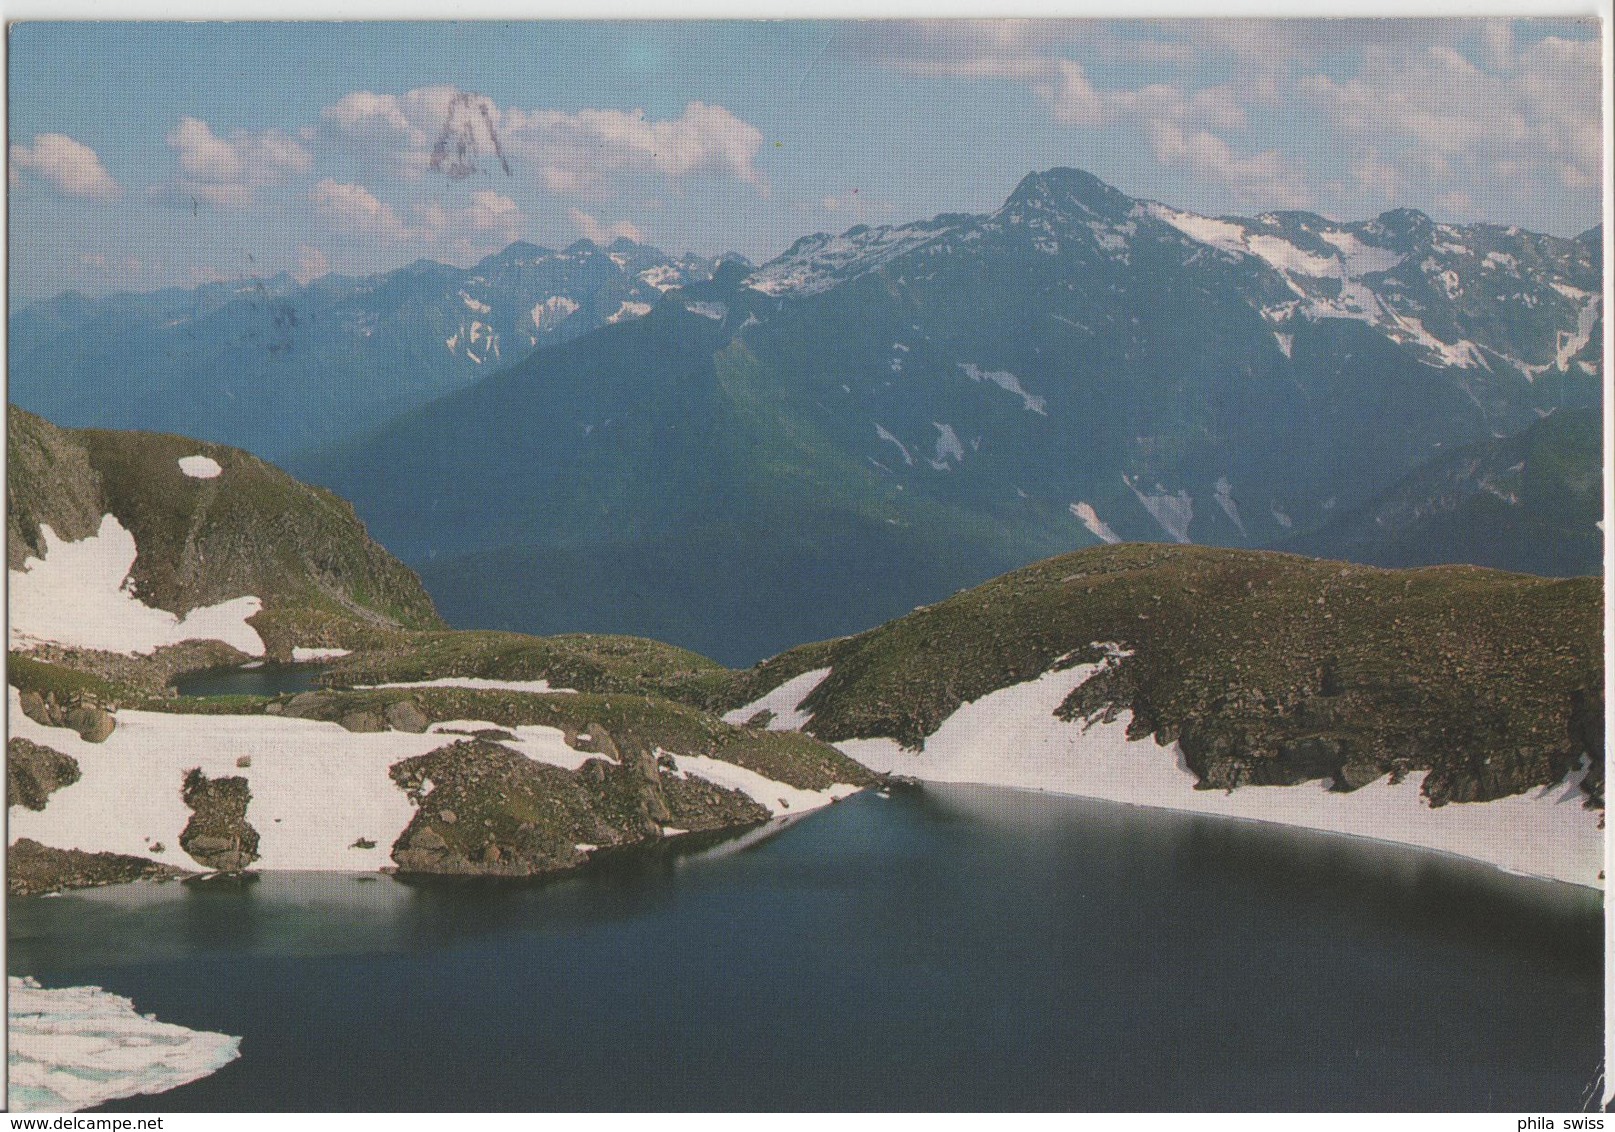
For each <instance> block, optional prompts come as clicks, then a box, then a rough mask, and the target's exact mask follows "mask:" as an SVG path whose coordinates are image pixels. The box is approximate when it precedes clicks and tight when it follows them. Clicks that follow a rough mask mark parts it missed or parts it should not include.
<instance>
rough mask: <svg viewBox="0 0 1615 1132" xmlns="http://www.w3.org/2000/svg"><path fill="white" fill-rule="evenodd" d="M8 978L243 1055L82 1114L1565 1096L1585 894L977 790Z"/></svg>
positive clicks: (1177, 817) (1597, 1023) (168, 909)
mask: <svg viewBox="0 0 1615 1132" xmlns="http://www.w3.org/2000/svg"><path fill="white" fill-rule="evenodd" d="M8 915H9V920H10V927H9V934H10V948H9V953H8V956H9V957H8V968H9V970H10V972H11V973H12V974H16V975H32V976H34V977H36V978H37V979H39V981H40V982H41V983H42V984H44V985H45V986H47V987H51V986H78V985H86V984H91V985H97V986H102V987H105V988H106V989H108V990H110V991H114V992H115V993H117V994H121V995H126V996H129V997H131V998H132V999H133V1000H134V1003H135V1006H136V1009H138V1010H140V1011H141V1012H150V1013H153V1014H155V1015H156V1016H157V1017H158V1018H160V1019H162V1020H163V1021H166V1022H173V1023H178V1024H180V1025H183V1026H187V1027H190V1028H192V1029H199V1030H217V1031H222V1032H225V1033H228V1034H235V1035H240V1036H241V1037H242V1042H241V1056H240V1058H239V1059H238V1060H236V1061H234V1062H232V1063H230V1064H228V1065H226V1066H225V1067H223V1068H222V1069H221V1070H219V1071H218V1072H217V1073H215V1074H213V1075H212V1076H209V1077H206V1078H203V1079H201V1080H199V1081H196V1082H193V1083H191V1084H189V1085H186V1086H183V1087H181V1088H179V1089H176V1090H173V1091H171V1092H168V1093H164V1094H160V1095H157V1096H145V1097H134V1098H129V1099H126V1100H121V1101H116V1102H112V1103H110V1104H108V1105H106V1106H104V1107H105V1109H107V1110H112V1109H118V1110H131V1111H132V1110H142V1109H148V1110H173V1111H194V1110H221V1111H229V1110H238V1111H239V1110H245V1111H261V1110H314V1111H326V1110H359V1111H390V1110H403V1111H414V1110H517V1111H521V1110H596V1109H610V1110H871V1109H874V1110H926V1111H930V1110H956V1109H966V1110H1088V1111H1108V1110H1184V1111H1188V1110H1274V1109H1280V1110H1330V1111H1338V1110H1387V1109H1388V1110H1425V1109H1431V1110H1452V1109H1457V1110H1509V1111H1537V1110H1541V1111H1554V1110H1576V1109H1580V1108H1582V1107H1583V1106H1584V1105H1585V1104H1589V1103H1594V1101H1595V1098H1592V1097H1591V1090H1592V1088H1593V1087H1594V1086H1593V1083H1594V1081H1595V1079H1596V1078H1597V1077H1598V1073H1599V1065H1600V1061H1601V1045H1602V1014H1603V972H1602V945H1603V923H1602V894H1601V893H1598V892H1595V891H1592V890H1588V889H1582V888H1577V887H1574V886H1570V885H1564V884H1558V883H1554V882H1549V881H1541V880H1534V879H1530V878H1525V877H1518V876H1511V875H1507V874H1504V873H1502V872H1499V871H1497V870H1495V869H1492V868H1490V867H1488V866H1484V865H1481V864H1476V863H1472V862H1467V861H1463V860H1459V859H1456V858H1450V857H1445V856H1441V855H1438V854H1433V853H1429V852H1424V851H1417V850H1410V849H1403V848H1399V847H1396V846H1392V845H1386V844H1381V843H1377V842H1369V841H1362V840H1357V839H1352V838H1344V837H1339V836H1331V835H1323V834H1314V833H1310V832H1306V831H1301V830H1293V829H1287V828H1281V827H1275V826H1266V825H1259V824H1255V823H1244V822H1235V821H1228V820H1221V819H1214V818H1205V817H1199V816H1193V815H1186V814H1178V813H1172V812H1167V811H1161V810H1150V809H1142V808H1136V807H1129V806H1123V805H1118V804H1114V803H1109V802H1100V801H1091V800H1086V799H1079V798H1070V797H1063V796H1054V795H1048V794H1040V793H1032V792H1023V791H1011V790H1003V789H996V788H988V787H972V786H925V787H916V788H907V789H895V790H893V791H892V792H891V793H890V795H889V796H887V795H883V794H878V793H865V794H861V795H858V796H855V797H853V798H851V799H848V800H846V801H844V802H842V803H840V804H838V805H835V806H832V807H830V808H828V809H825V810H822V811H819V812H817V813H813V814H810V815H805V816H803V817H802V818H800V819H797V820H795V821H794V822H792V823H789V824H779V823H776V824H774V825H770V826H767V827H762V828H760V829H756V830H752V831H749V832H747V833H744V834H741V835H738V836H728V837H722V836H720V837H708V838H705V839H701V838H695V837H684V838H675V839H671V840H669V841H667V842H665V843H663V844H662V845H660V846H658V847H656V848H655V849H653V850H638V851H632V852H621V853H616V854H600V855H597V856H596V858H595V859H594V860H593V861H591V863H590V864H589V865H588V866H587V867H585V868H583V869H581V870H578V871H577V872H575V873H573V874H570V875H567V876H564V877H561V878H557V879H552V880H548V881H544V882H531V883H512V882H508V881H505V882H490V881H464V880H460V881H452V880H432V881H410V882H404V881H400V880H398V879H395V878H393V877H391V876H387V875H382V874H374V873H372V874H363V875H358V874H325V873H301V874H299V873H281V874H273V873H270V874H263V875H260V876H257V877H248V878H245V879H239V880H234V881H223V880H212V881H205V882H197V881H192V882H188V883H167V884H152V883H142V884H137V885H130V886H123V887H114V888H105V889H95V890H87V891H81V892H74V893H66V894H63V895H61V896H57V897H50V898H40V897H34V898H26V899H14V900H12V901H10V904H9V910H8Z"/></svg>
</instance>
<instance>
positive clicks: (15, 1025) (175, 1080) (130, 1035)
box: [6, 975, 241, 1112]
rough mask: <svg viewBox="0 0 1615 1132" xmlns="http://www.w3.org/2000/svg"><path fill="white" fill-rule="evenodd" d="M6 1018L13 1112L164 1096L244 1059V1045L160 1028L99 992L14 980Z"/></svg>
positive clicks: (8, 1088) (71, 1108)
mask: <svg viewBox="0 0 1615 1132" xmlns="http://www.w3.org/2000/svg"><path fill="white" fill-rule="evenodd" d="M6 1013H7V1033H8V1035H9V1041H8V1046H7V1055H8V1063H9V1064H8V1065H7V1073H6V1107H7V1108H8V1109H10V1110H11V1111H12V1112H78V1111H80V1110H82V1109H86V1108H92V1107H94V1106H95V1105H98V1104H101V1103H102V1102H104V1101H110V1100H114V1099H116V1098H118V1097H132V1096H139V1095H143V1094H150V1093H162V1092H166V1091H168V1090H169V1089H173V1088H177V1087H178V1086H180V1085H184V1084H187V1083H188V1082H191V1081H195V1080H198V1079H199V1078H202V1077H206V1076H207V1075H208V1074H210V1073H213V1072H215V1071H216V1070H218V1069H220V1068H221V1067H223V1066H225V1065H228V1064H229V1063H230V1062H232V1061H234V1060H235V1059H236V1058H238V1057H240V1056H241V1039H240V1038H237V1037H231V1036H230V1035H229V1034H216V1033H211V1032H209V1031H205V1030H190V1029H186V1028H185V1027H184V1026H176V1025H174V1024H172V1023H170V1022H159V1021H158V1020H157V1019H156V1017H155V1016H153V1015H151V1014H141V1013H139V1012H138V1011H137V1010H135V1004H134V1002H133V1001H131V1000H130V999H127V998H124V997H122V996H121V995H116V994H111V993H109V992H107V991H104V990H102V989H101V988H100V987H59V988H51V989H47V988H45V987H41V986H40V985H39V983H38V982H37V981H36V980H34V979H31V978H18V977H16V976H15V975H10V976H7V978H6Z"/></svg>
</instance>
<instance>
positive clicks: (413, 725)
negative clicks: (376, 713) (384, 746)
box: [382, 700, 432, 735]
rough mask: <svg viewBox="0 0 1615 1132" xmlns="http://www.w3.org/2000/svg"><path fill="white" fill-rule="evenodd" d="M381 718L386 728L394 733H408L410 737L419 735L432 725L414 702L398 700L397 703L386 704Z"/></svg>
mask: <svg viewBox="0 0 1615 1132" xmlns="http://www.w3.org/2000/svg"><path fill="white" fill-rule="evenodd" d="M382 716H383V717H384V718H385V719H386V721H387V726H388V727H391V728H392V729H393V730H394V731H408V732H409V733H411V734H412V735H419V734H421V733H423V732H424V731H425V730H426V729H427V728H428V727H430V726H431V725H432V721H431V720H430V719H428V718H427V716H426V713H425V712H423V711H421V709H420V708H419V707H417V706H416V704H415V701H414V700H399V701H398V702H397V703H392V704H388V705H387V710H386V711H384V712H383V713H382Z"/></svg>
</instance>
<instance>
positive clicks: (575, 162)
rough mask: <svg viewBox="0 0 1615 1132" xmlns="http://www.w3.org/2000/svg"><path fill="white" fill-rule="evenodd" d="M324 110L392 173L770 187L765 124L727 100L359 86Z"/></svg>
mask: <svg viewBox="0 0 1615 1132" xmlns="http://www.w3.org/2000/svg"><path fill="white" fill-rule="evenodd" d="M321 117H322V119H323V120H324V122H325V124H326V126H327V127H328V128H329V129H330V130H331V131H332V134H333V136H334V138H336V139H337V140H338V141H339V142H340V143H341V144H343V145H344V146H346V147H348V148H350V149H353V150H356V151H359V152H361V153H365V154H370V155H372V156H381V155H385V159H386V160H387V161H388V162H390V163H391V164H392V165H393V167H394V169H395V171H398V172H402V173H405V174H407V175H410V176H415V177H418V176H421V175H423V174H425V173H427V172H429V171H431V170H433V169H434V157H435V158H436V159H437V160H436V163H435V168H436V171H438V172H447V173H449V174H450V175H451V176H455V177H458V176H465V175H472V174H480V173H489V174H497V173H501V172H503V168H504V164H505V163H508V164H509V166H510V171H511V173H512V175H513V176H515V177H517V178H518V179H520V180H521V181H523V182H525V183H529V184H533V185H537V186H541V187H543V188H544V189H546V190H548V191H550V192H554V193H566V194H583V193H590V192H599V191H601V190H603V189H607V188H609V183H608V178H609V176H610V175H612V174H617V173H630V174H634V173H637V174H656V175H660V176H663V177H666V178H669V179H681V178H686V177H692V176H696V175H702V174H708V175H714V176H721V177H731V178H734V179H735V180H738V181H741V182H743V183H745V184H749V185H753V186H755V187H757V188H758V190H759V191H762V192H766V191H767V186H766V182H765V181H764V178H763V176H762V174H761V172H760V171H759V170H758V169H757V167H756V158H757V154H758V152H759V151H760V150H761V148H762V142H763V136H762V132H761V131H760V130H758V129H757V128H756V127H755V126H753V125H751V124H750V123H749V122H746V121H744V120H743V119H741V118H739V117H737V116H736V115H734V114H733V113H731V112H730V111H729V110H728V109H726V108H725V107H723V106H718V105H713V104H708V103H705V102H699V101H696V102H691V103H689V104H688V105H687V106H685V108H684V110H683V112H682V113H681V114H679V116H678V117H676V118H663V119H655V118H651V117H649V116H648V115H647V114H646V113H645V112H644V111H643V110H632V111H628V110H617V109H595V108H585V109H582V110H579V111H577V112H576V113H571V112H567V111H562V110H550V109H532V110H524V109H520V108H513V107H500V106H499V105H497V104H496V103H494V102H493V101H492V100H491V99H488V98H484V97H482V96H480V95H472V94H468V93H466V92H464V91H460V90H458V89H456V88H455V87H452V86H433V87H421V88H417V89H415V90H411V91H409V92H408V93H406V94H404V95H401V96H396V95H390V94H377V93H375V92H372V91H355V92H353V93H351V94H347V95H344V96H343V97H342V98H340V99H338V100H337V101H336V102H335V103H332V104H331V105H330V106H327V107H326V108H325V109H324V110H323V111H322V112H321Z"/></svg>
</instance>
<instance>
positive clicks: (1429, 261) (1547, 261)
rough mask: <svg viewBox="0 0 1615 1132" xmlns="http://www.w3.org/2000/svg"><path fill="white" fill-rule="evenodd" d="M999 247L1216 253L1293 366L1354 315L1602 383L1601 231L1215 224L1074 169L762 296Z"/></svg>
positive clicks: (884, 230)
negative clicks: (1312, 326)
mask: <svg viewBox="0 0 1615 1132" xmlns="http://www.w3.org/2000/svg"><path fill="white" fill-rule="evenodd" d="M1017 235H1018V236H1019V239H1018V240H1017V239H1016V236H1017ZM995 239H997V240H999V241H1001V242H1005V241H1007V242H1018V243H1021V244H1023V245H1025V244H1029V245H1030V247H1031V248H1032V249H1033V250H1035V251H1036V252H1038V253H1040V254H1042V255H1047V256H1051V257H1055V258H1060V257H1066V258H1071V257H1072V256H1076V257H1078V258H1084V257H1091V258H1095V259H1103V260H1106V261H1109V262H1110V263H1112V264H1116V265H1119V266H1122V267H1127V266H1130V265H1131V262H1132V257H1133V254H1134V250H1135V248H1136V247H1138V246H1139V245H1140V244H1151V243H1153V244H1161V243H1168V244H1171V243H1176V244H1179V245H1180V246H1181V247H1183V248H1184V249H1185V250H1187V251H1188V253H1189V254H1188V256H1187V257H1185V259H1184V261H1183V263H1182V264H1181V266H1182V267H1183V268H1186V269H1188V268H1193V267H1194V266H1195V265H1196V263H1197V262H1198V261H1199V260H1200V259H1201V258H1203V257H1207V256H1209V257H1211V258H1213V259H1214V260H1217V261H1219V262H1221V263H1224V264H1226V265H1228V266H1230V267H1234V268H1244V269H1246V277H1245V278H1244V279H1241V280H1238V283H1239V284H1240V285H1239V288H1238V289H1239V290H1240V291H1241V292H1242V294H1243V297H1245V298H1246V300H1247V301H1248V302H1249V304H1250V305H1251V307H1252V309H1254V310H1255V311H1257V312H1258V313H1259V314H1261V315H1262V317H1263V319H1264V321H1266V322H1267V323H1268V324H1269V325H1270V326H1271V327H1272V332H1273V335H1274V340H1275V342H1276V343H1277V344H1278V347H1279V349H1280V350H1281V351H1282V352H1284V353H1285V355H1286V356H1289V354H1290V351H1291V349H1292V348H1293V342H1294V336H1295V330H1296V329H1297V327H1298V326H1299V325H1301V324H1305V323H1315V322H1318V321H1320V320H1322V319H1353V320H1357V321H1361V322H1364V323H1366V324H1368V325H1370V326H1372V327H1374V328H1375V329H1377V330H1379V331H1380V332H1381V333H1383V334H1384V335H1385V337H1386V338H1388V339H1389V340H1391V341H1392V342H1394V343H1396V344H1398V345H1406V346H1411V347H1413V349H1414V352H1415V353H1416V354H1417V355H1418V356H1419V357H1420V359H1421V360H1423V361H1426V362H1428V363H1430V364H1432V365H1436V366H1453V367H1458V368H1483V369H1494V368H1499V367H1501V368H1508V369H1513V370H1517V371H1519V372H1520V373H1522V374H1525V375H1527V376H1529V377H1535V376H1537V375H1540V374H1543V373H1546V372H1549V371H1554V372H1558V373H1566V372H1569V371H1570V370H1571V369H1572V367H1574V368H1575V369H1576V370H1578V371H1579V372H1580V373H1582V374H1584V375H1595V374H1597V373H1598V368H1599V351H1598V346H1597V339H1596V336H1595V334H1594V328H1595V327H1596V326H1597V324H1598V320H1599V317H1600V314H1601V310H1600V304H1601V297H1600V294H1599V286H1600V281H1599V255H1598V230H1597V229H1593V230H1590V231H1589V232H1586V233H1584V234H1583V235H1582V236H1580V237H1579V238H1578V239H1576V240H1565V239H1561V238H1558V237H1553V236H1544V235H1540V234H1538V233H1535V232H1527V231H1524V230H1523V229H1520V228H1516V227H1508V228H1505V227H1500V226H1497V225H1492V224H1474V225H1468V226H1455V225H1451V224H1438V223H1436V222H1435V221H1433V220H1432V219H1431V218H1430V217H1428V216H1426V215H1425V214H1424V213H1422V212H1419V211H1417V210H1415V209H1397V210H1394V211H1391V212H1386V213H1382V214H1381V215H1380V216H1377V217H1375V218H1374V219H1372V220H1366V221H1358V222H1351V223H1342V222H1338V221H1334V220H1329V219H1326V218H1325V217H1322V216H1318V215H1315V214H1313V213H1308V212H1269V213H1264V214H1262V215H1261V216H1258V217H1256V218H1255V219H1244V218H1240V217H1222V218H1213V217H1208V216H1200V215H1197V214H1195V213H1192V212H1185V211H1181V210H1179V209H1175V208H1171V207H1169V206H1167V205H1164V204H1160V203H1157V202H1154V201H1142V200H1133V199H1132V198H1130V197H1127V196H1125V195H1124V194H1122V193H1120V192H1118V191H1117V190H1115V189H1113V188H1111V187H1110V186H1108V185H1105V184H1104V183H1103V182H1100V181H1099V180H1097V179H1096V178H1094V177H1092V176H1091V175H1089V174H1086V173H1083V172H1080V171H1078V170H1071V169H1055V170H1051V171H1049V172H1048V173H1045V174H1034V175H1033V176H1031V177H1028V178H1027V179H1026V180H1025V181H1023V182H1022V183H1021V185H1020V187H1019V188H1018V189H1017V190H1016V191H1015V193H1014V195H1013V196H1011V197H1010V199H1009V201H1008V202H1007V203H1006V204H1005V205H1004V207H1003V208H1002V209H1000V210H998V211H997V212H996V213H993V214H991V215H990V216H986V217H978V216H968V215H951V216H946V215H945V216H939V217H937V218H936V219H935V220H931V221H924V222H919V223H914V224H904V225H895V226H883V227H879V228H870V227H867V226H862V225H860V226H859V227H856V228H852V229H850V230H848V231H847V232H845V233H843V234H841V235H840V236H831V235H827V234H825V233H819V234H816V235H813V236H805V237H803V238H802V239H800V240H798V241H797V242H796V243H795V244H793V245H792V246H791V248H790V249H789V250H787V251H786V252H785V254H784V255H782V256H780V257H779V258H778V259H776V260H773V261H772V262H770V263H768V264H766V265H765V266H763V267H762V268H760V269H759V270H758V271H757V272H756V273H755V274H754V275H753V276H752V280H751V285H752V286H753V287H755V288H756V289H757V290H760V291H763V292H765V293H767V294H769V295H778V296H803V295H813V294H818V293H820V292H823V291H826V290H828V289H830V288H832V287H834V286H837V285H839V284H842V283H846V282H850V281H852V280H854V279H857V278H859V277H861V276H863V275H866V274H869V273H870V272H873V271H877V270H881V269H890V268H894V267H896V266H897V265H899V264H900V263H901V262H903V261H904V260H905V259H910V257H912V259H911V262H915V263H918V262H923V260H924V259H925V258H932V259H934V258H936V257H938V256H952V255H955V254H959V253H961V252H963V251H965V250H966V249H967V248H968V247H969V246H970V245H972V244H978V245H979V244H982V243H983V241H986V242H988V243H991V242H993V241H994V240H995ZM916 277H917V278H920V279H929V278H934V273H928V272H924V271H921V272H920V273H919V274H918V275H917V276H916Z"/></svg>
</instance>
